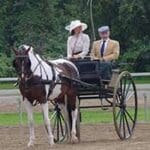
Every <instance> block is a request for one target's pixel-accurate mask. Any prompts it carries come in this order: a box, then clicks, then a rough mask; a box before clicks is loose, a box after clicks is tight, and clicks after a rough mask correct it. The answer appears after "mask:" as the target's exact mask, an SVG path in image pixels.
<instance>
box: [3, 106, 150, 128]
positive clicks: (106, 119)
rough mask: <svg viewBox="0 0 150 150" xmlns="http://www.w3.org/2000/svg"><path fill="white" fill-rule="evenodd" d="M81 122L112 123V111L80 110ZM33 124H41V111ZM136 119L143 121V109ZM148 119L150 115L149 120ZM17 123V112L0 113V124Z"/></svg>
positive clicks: (24, 114)
mask: <svg viewBox="0 0 150 150" xmlns="http://www.w3.org/2000/svg"><path fill="white" fill-rule="evenodd" d="M81 113H82V123H84V124H89V123H90V124H95V123H112V122H113V114H112V111H110V110H107V111H103V110H101V109H96V110H82V111H81ZM149 114H150V111H149ZM22 117H23V118H22V120H23V124H24V125H26V124H27V115H26V113H23V115H22ZM34 120H35V124H38V125H39V124H42V123H43V117H42V114H41V113H35V114H34ZM138 121H139V122H143V121H145V115H144V109H142V108H141V109H139V111H138ZM148 121H150V117H149V120H148ZM18 124H19V115H18V114H17V113H0V126H15V125H18Z"/></svg>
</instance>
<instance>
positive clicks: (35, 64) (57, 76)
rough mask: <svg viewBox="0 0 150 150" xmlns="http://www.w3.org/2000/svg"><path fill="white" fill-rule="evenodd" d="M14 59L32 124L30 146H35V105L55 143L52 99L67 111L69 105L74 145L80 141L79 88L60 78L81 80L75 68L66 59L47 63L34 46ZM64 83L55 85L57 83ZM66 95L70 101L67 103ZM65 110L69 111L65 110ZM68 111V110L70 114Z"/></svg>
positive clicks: (22, 48)
mask: <svg viewBox="0 0 150 150" xmlns="http://www.w3.org/2000/svg"><path fill="white" fill-rule="evenodd" d="M13 51H14V54H15V58H14V60H13V67H14V68H15V70H16V72H17V74H18V85H19V90H20V92H21V95H22V96H23V102H24V105H25V108H26V111H27V116H28V124H29V134H30V136H29V142H28V145H27V146H28V147H30V146H33V145H34V144H35V132H34V120H33V106H36V104H37V103H39V104H40V105H41V108H42V113H43V120H44V124H45V129H46V131H47V134H48V142H49V144H50V145H53V144H54V136H53V133H52V129H51V125H50V119H49V115H48V114H49V108H48V101H49V100H53V101H55V102H57V103H58V104H60V106H61V108H62V109H65V105H66V103H67V106H68V108H69V109H70V110H71V111H70V114H69V115H71V117H72V120H71V122H72V127H71V135H70V140H71V142H73V143H74V142H77V141H78V140H79V139H78V137H77V133H76V132H77V131H76V121H77V114H78V109H77V106H76V88H75V86H74V84H73V83H72V82H71V81H69V80H64V79H63V78H61V75H65V76H67V77H69V78H75V79H77V78H79V72H78V69H77V68H76V66H75V65H74V64H73V63H72V62H70V61H69V60H65V59H57V60H53V61H46V60H44V59H43V58H41V56H40V55H38V54H36V53H35V52H34V51H33V47H32V46H29V45H21V46H20V47H19V48H18V49H14V48H13ZM43 81H51V82H49V84H44V83H43ZM58 82H59V83H61V84H56V83H58ZM65 96H67V102H66V101H65ZM64 111H66V110H64ZM68 112H69V111H68Z"/></svg>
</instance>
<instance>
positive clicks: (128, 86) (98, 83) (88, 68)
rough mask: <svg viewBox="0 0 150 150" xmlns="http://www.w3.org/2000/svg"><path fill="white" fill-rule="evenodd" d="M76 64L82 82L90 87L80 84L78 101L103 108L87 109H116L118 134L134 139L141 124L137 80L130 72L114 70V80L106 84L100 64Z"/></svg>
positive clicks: (114, 113)
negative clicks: (137, 123)
mask: <svg viewBox="0 0 150 150" xmlns="http://www.w3.org/2000/svg"><path fill="white" fill-rule="evenodd" d="M73 63H74V64H75V65H76V67H77V68H78V70H79V74H80V80H81V81H82V82H85V83H88V84H89V86H85V85H82V84H78V88H77V89H78V90H77V94H78V99H79V102H80V101H81V100H82V99H85V100H86V99H91V100H92V99H98V100H100V103H99V105H96V106H80V109H83V108H98V107H100V108H102V109H103V110H106V108H112V112H113V120H114V126H115V129H116V132H117V134H118V136H119V138H120V139H121V140H125V139H128V138H130V137H131V136H132V134H133V131H134V128H135V125H136V120H137V109H138V103H137V92H136V87H135V84H134V80H133V78H132V76H131V74H130V73H129V72H128V71H123V72H119V69H116V68H115V69H114V70H112V78H111V80H103V79H102V78H101V76H100V74H101V69H100V68H101V66H100V65H101V62H100V61H99V60H91V59H80V60H74V61H73Z"/></svg>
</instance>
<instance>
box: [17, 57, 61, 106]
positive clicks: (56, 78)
mask: <svg viewBox="0 0 150 150" xmlns="http://www.w3.org/2000/svg"><path fill="white" fill-rule="evenodd" d="M17 57H19V58H26V57H28V56H17ZM35 57H36V59H37V61H38V64H37V65H36V67H35V68H34V71H33V72H32V73H31V74H30V75H29V77H26V78H25V79H24V80H25V81H23V79H22V78H18V81H17V84H16V85H20V84H24V85H25V90H29V86H28V85H27V83H28V82H29V81H30V80H31V79H32V78H33V77H34V72H35V71H36V69H37V68H38V67H40V72H41V76H40V78H41V82H40V83H42V84H44V85H46V84H49V90H48V94H47V97H46V99H47V100H48V97H49V96H50V94H51V93H52V91H53V89H54V88H55V86H56V85H57V84H62V82H61V75H58V76H56V72H55V68H59V66H58V65H56V64H53V63H52V62H49V61H47V60H44V61H45V62H46V63H47V64H48V65H49V66H51V69H52V80H49V79H48V74H47V72H46V70H45V67H44V66H43V64H42V63H41V62H42V61H40V60H39V59H38V58H37V56H36V55H35ZM42 69H43V70H44V72H45V74H46V78H47V79H46V80H42ZM59 69H60V68H59ZM34 84H35V85H36V83H34ZM38 84H39V83H38ZM24 98H25V97H24V96H23V97H22V99H23V100H24ZM37 104H39V102H38V101H37V100H34V101H33V103H32V106H36V105H37Z"/></svg>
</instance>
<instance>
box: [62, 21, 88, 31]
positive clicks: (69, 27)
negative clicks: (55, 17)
mask: <svg viewBox="0 0 150 150" xmlns="http://www.w3.org/2000/svg"><path fill="white" fill-rule="evenodd" d="M80 26H81V27H82V31H84V30H86V29H87V27H88V26H87V24H85V23H80V24H78V25H76V26H74V27H71V26H70V25H68V26H66V27H65V29H66V30H68V31H69V32H72V30H74V29H75V28H77V27H80Z"/></svg>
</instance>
